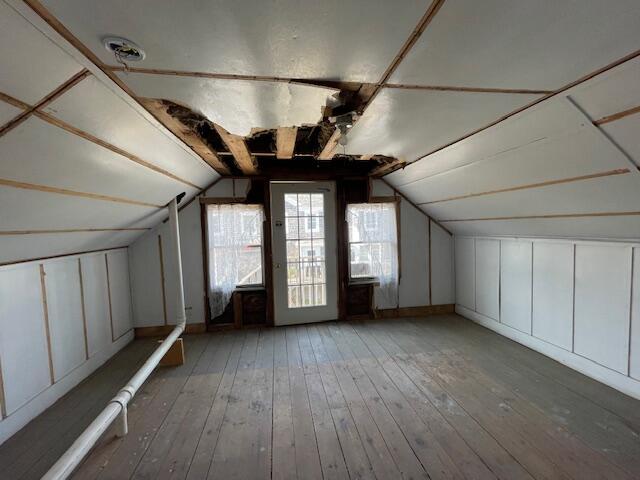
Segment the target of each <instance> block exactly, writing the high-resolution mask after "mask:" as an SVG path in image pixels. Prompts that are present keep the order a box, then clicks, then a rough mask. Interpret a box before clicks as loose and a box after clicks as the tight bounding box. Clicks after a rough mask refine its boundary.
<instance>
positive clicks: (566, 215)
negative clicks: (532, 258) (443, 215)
mask: <svg viewBox="0 0 640 480" xmlns="http://www.w3.org/2000/svg"><path fill="white" fill-rule="evenodd" d="M639 215H640V211H630V212H592V213H550V214H544V215H522V216H512V217H480V218H455V219H450V220H449V219H448V220H440V221H441V222H446V223H453V222H484V221H498V220H529V219H534V220H535V219H556V218H583V217H630V216H639Z"/></svg>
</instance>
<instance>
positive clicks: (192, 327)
mask: <svg viewBox="0 0 640 480" xmlns="http://www.w3.org/2000/svg"><path fill="white" fill-rule="evenodd" d="M175 327H176V326H175V325H158V326H157V327H135V328H134V329H133V331H134V334H135V337H136V338H145V337H166V336H167V335H169V334H170V333H171V332H172V330H173V329H174V328H175ZM206 331H207V325H206V324H205V323H187V326H186V327H185V329H184V333H206Z"/></svg>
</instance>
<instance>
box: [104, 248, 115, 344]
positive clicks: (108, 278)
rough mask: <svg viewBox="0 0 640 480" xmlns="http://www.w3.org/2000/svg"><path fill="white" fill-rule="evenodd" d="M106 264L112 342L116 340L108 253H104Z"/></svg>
mask: <svg viewBox="0 0 640 480" xmlns="http://www.w3.org/2000/svg"><path fill="white" fill-rule="evenodd" d="M104 265H105V267H106V275H107V298H108V299H109V324H110V325H111V343H113V342H115V341H116V338H115V333H114V330H113V308H112V306H111V279H110V277H109V259H108V258H107V254H106V253H105V254H104Z"/></svg>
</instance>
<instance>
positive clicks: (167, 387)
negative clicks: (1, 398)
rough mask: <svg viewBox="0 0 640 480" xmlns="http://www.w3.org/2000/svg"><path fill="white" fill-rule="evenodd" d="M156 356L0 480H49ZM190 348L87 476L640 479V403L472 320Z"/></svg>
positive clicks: (25, 445) (208, 337) (109, 440)
mask: <svg viewBox="0 0 640 480" xmlns="http://www.w3.org/2000/svg"><path fill="white" fill-rule="evenodd" d="M153 347H154V342H153V341H151V340H145V341H135V342H134V343H132V344H131V345H129V346H128V347H126V348H125V349H124V350H123V351H122V352H120V353H119V354H117V355H116V356H115V357H114V358H113V359H111V360H110V361H109V362H108V363H107V364H106V365H105V366H104V367H103V368H101V369H99V370H98V371H97V372H96V373H95V374H94V375H92V376H90V377H89V378H88V379H86V380H85V381H84V382H82V383H81V384H80V385H78V386H77V387H76V388H75V389H73V390H72V391H71V392H69V393H68V394H67V395H66V396H65V397H63V398H62V399H61V400H60V401H58V402H57V403H56V404H55V405H54V406H52V407H51V408H50V409H49V410H47V411H46V412H45V413H43V414H42V415H40V416H39V417H38V418H36V419H34V420H33V421H32V422H31V423H30V424H29V425H28V426H27V427H25V428H24V429H23V430H22V431H20V432H18V434H16V435H15V436H14V437H13V438H11V439H9V440H8V441H7V442H5V444H4V445H2V446H0V478H1V479H5V478H6V479H12V480H13V479H22V478H24V479H31V478H39V477H40V476H41V475H42V474H43V473H44V472H45V471H46V470H47V468H48V467H49V466H50V465H51V464H52V463H53V462H54V461H55V459H56V458H57V457H58V456H59V455H60V454H61V453H62V452H63V451H64V449H65V448H67V446H68V445H69V444H70V443H71V442H72V441H73V439H74V438H75V436H76V435H77V434H78V433H80V432H81V431H82V429H83V428H84V426H85V425H86V424H87V423H88V422H89V421H90V420H91V419H92V417H93V416H94V415H95V414H96V413H97V412H98V411H99V410H100V409H101V408H102V406H103V405H104V404H105V403H106V402H107V401H108V399H109V398H110V396H111V395H113V394H114V393H115V392H116V391H117V390H118V389H119V388H120V387H121V386H122V385H123V384H124V382H125V381H126V380H127V378H128V377H129V376H130V375H131V374H132V373H133V372H134V371H135V369H136V368H137V366H138V365H139V364H140V363H141V362H142V361H144V359H145V358H146V356H148V354H149V353H150V351H151V349H152V348H153ZM185 351H186V362H185V364H184V365H182V366H179V367H170V368H159V369H157V370H156V372H154V374H153V375H152V376H151V377H150V378H149V380H148V381H147V382H146V383H145V385H144V386H143V387H142V388H141V390H140V391H139V392H138V395H136V397H135V399H134V401H133V402H132V403H131V404H130V408H129V434H128V435H127V436H126V437H124V438H117V437H116V436H115V432H114V429H113V428H111V429H109V431H107V433H106V434H105V435H104V436H103V438H102V439H101V440H100V441H99V443H98V445H97V446H96V447H95V448H94V450H93V452H92V453H91V454H90V455H89V457H88V458H87V459H86V460H85V461H84V463H83V464H82V465H81V467H80V468H79V469H78V471H77V472H76V473H75V475H74V478H79V479H128V478H135V479H185V478H188V479H197V480H201V479H205V478H210V479H225V480H226V479H243V480H244V479H269V478H273V479H279V480H284V479H287V480H288V479H299V480H307V479H396V478H397V479H420V478H422V479H428V478H431V479H467V480H476V479H478V480H493V479H500V480H514V479H515V480H532V479H554V480H555V479H567V480H569V479H574V480H582V479H605V480H614V479H621V480H627V479H629V480H630V479H633V478H640V434H639V429H640V428H639V427H640V401H637V400H634V399H631V398H629V397H627V396H625V395H623V394H621V393H619V392H617V391H614V390H612V389H610V388H608V387H606V386H604V385H601V384H599V383H597V382H595V381H593V380H591V379H589V378H587V377H584V376H582V375H581V374H579V373H577V372H575V371H572V370H570V369H568V368H566V367H564V366H562V365H560V364H558V363H556V362H554V361H553V360H551V359H549V358H546V357H544V356H541V355H539V354H538V353H536V352H534V351H532V350H529V349H527V348H525V347H523V346H521V345H519V344H516V343H515V342H512V341H510V340H508V339H506V338H504V337H501V336H499V335H497V334H495V333H494V332H491V331H489V330H486V329H484V328H482V327H480V326H478V325H476V324H474V323H472V322H470V321H467V320H465V319H463V318H461V317H459V316H457V315H442V316H433V317H429V318H420V319H417V318H415V319H411V318H408V319H397V320H392V319H386V320H369V321H359V322H345V323H336V322H329V323H321V324H313V325H303V326H292V327H280V328H273V329H251V330H246V331H232V332H219V333H211V334H202V335H187V336H186V337H185Z"/></svg>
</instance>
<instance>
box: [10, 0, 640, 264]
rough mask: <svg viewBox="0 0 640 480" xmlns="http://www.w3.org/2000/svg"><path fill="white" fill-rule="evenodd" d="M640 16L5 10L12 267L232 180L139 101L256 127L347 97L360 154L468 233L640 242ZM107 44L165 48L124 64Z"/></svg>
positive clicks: (266, 7)
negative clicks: (378, 161) (379, 159)
mask: <svg viewBox="0 0 640 480" xmlns="http://www.w3.org/2000/svg"><path fill="white" fill-rule="evenodd" d="M639 20H640V3H638V2H637V0H619V1H616V2H608V1H604V0H585V1H581V2H576V1H569V0H566V1H556V0H541V1H536V2H526V1H520V2H514V1H512V0H486V1H483V2H477V1H475V0H434V1H432V0H404V1H401V2H387V1H376V2H371V1H368V0H352V1H347V2H345V1H337V0H329V1H322V2H318V1H314V2H312V1H305V2H300V1H297V0H279V1H262V0H248V1H242V2H239V1H230V0H214V1H210V2H200V1H196V0H185V1H181V2H156V1H153V0H140V1H136V2H125V1H124V0H111V1H98V0H64V1H63V0H41V1H40V2H38V1H37V0H25V1H23V0H0V38H1V39H2V40H3V41H2V44H1V45H0V62H2V63H1V65H2V73H1V75H0V94H1V95H0V100H1V101H0V125H4V126H0V129H2V134H1V136H0V201H1V202H2V209H1V210H0V263H2V262H9V261H15V260H19V259H24V258H31V257H42V256H48V255H56V254H62V253H70V252H76V251H81V250H91V249H100V248H106V247H110V246H121V245H126V244H129V243H131V242H132V241H133V240H135V238H137V236H138V235H140V234H141V233H142V231H144V229H146V228H148V227H150V226H152V225H154V224H155V223H157V222H158V221H160V220H161V219H162V218H164V213H163V212H161V211H160V207H161V206H162V205H164V204H165V203H166V202H167V201H169V199H170V198H171V197H172V196H173V195H175V194H176V193H178V192H180V191H186V192H187V194H188V195H189V196H193V195H194V194H196V192H198V191H199V189H200V188H201V187H204V186H206V185H207V184H208V183H210V182H211V181H213V180H214V179H215V178H217V176H218V175H217V174H216V172H215V171H214V170H213V169H212V168H211V167H210V166H209V165H210V164H212V162H211V161H210V160H209V159H207V158H205V160H207V161H204V160H203V158H201V157H199V156H198V155H196V154H195V153H194V151H193V150H191V148H189V147H188V146H187V145H186V144H184V143H182V142H181V141H180V140H178V139H177V138H176V137H174V136H173V135H172V134H171V133H170V132H169V131H168V130H167V129H166V128H164V127H163V126H162V124H160V123H159V122H158V121H157V120H156V119H155V118H154V117H153V116H152V115H150V114H149V112H147V111H145V110H144V109H143V108H142V106H141V105H140V104H138V103H136V101H135V100H134V97H139V98H140V100H141V101H143V103H144V100H147V99H149V98H152V99H154V98H155V99H166V100H169V101H172V102H176V103H178V104H182V105H185V106H187V107H189V108H191V109H193V110H195V111H197V112H200V113H206V115H207V116H208V117H211V118H210V120H212V121H215V122H216V123H218V124H219V125H220V126H221V127H223V128H224V129H226V130H227V131H228V133H229V134H230V135H234V134H235V135H244V134H246V133H247V132H249V131H251V130H252V129H256V128H276V127H294V126H297V125H301V124H306V123H315V122H317V121H318V120H319V119H320V118H322V111H323V110H322V109H323V107H324V106H325V104H326V103H327V102H329V101H330V100H329V96H330V95H331V93H332V92H334V91H335V89H336V88H338V89H342V88H347V87H348V89H350V90H351V91H355V92H359V95H360V94H361V100H362V101H361V103H360V104H359V106H358V107H357V110H358V113H359V114H360V117H359V118H358V119H357V121H356V123H355V125H354V128H353V129H352V130H351V132H350V133H349V135H348V139H349V143H348V145H347V146H346V149H345V153H346V154H350V155H354V156H355V155H360V156H361V158H365V157H370V156H371V155H372V154H382V155H388V156H390V157H395V158H397V159H398V161H397V162H395V163H390V164H388V165H386V166H385V165H382V166H381V168H380V169H379V170H378V173H385V172H390V171H392V170H393V169H394V168H398V167H399V166H401V165H402V162H403V161H406V162H413V163H411V164H410V165H409V166H407V167H406V168H404V169H403V170H398V171H396V172H394V173H391V174H389V175H387V176H386V177H385V179H386V180H387V181H388V182H390V183H391V184H392V185H394V186H395V187H397V188H398V189H399V190H400V191H401V192H402V193H403V194H405V195H406V196H407V197H408V198H409V199H410V200H411V201H413V202H414V203H416V204H418V205H419V207H420V208H421V209H423V210H424V211H425V212H427V213H428V214H429V215H431V216H433V218H435V219H436V220H441V221H443V225H444V226H445V227H446V228H448V229H450V230H451V231H453V232H454V233H465V234H467V233H470V234H474V233H475V234H489V235H531V236H533V235H539V236H572V237H601V238H627V239H629V238H634V239H637V238H640V216H638V212H639V211H640V202H639V200H640V193H638V192H640V178H639V173H638V169H637V164H638V163H639V162H640V147H639V145H640V143H638V141H637V138H638V134H639V133H640V131H639V128H640V114H633V113H637V111H638V108H637V107H638V106H639V105H640V87H638V85H640V82H639V81H638V80H640V67H639V66H638V65H639V60H638V58H639V55H640V50H639V49H640V30H639V29H638V28H637V25H638V23H639V22H638V21H639ZM105 35H121V36H123V37H126V38H130V39H131V40H133V41H135V42H137V43H138V44H140V45H141V46H142V47H143V48H144V49H145V50H146V53H147V57H146V59H145V60H144V61H143V62H141V63H139V64H130V65H129V67H130V68H129V69H128V70H129V71H128V72H125V71H123V68H122V66H121V65H119V64H118V63H117V62H116V61H115V59H114V57H113V55H112V54H110V53H108V52H107V51H106V50H105V49H104V47H103V46H102V42H101V39H102V38H103V37H104V36H105ZM84 69H86V70H88V74H87V73H85V72H84ZM52 93H55V95H53V97H52V98H48V97H49V95H51V94H52ZM43 100H45V101H44V102H43ZM145 105H147V104H146V103H145ZM626 110H629V114H621V115H618V114H619V113H620V112H625V111H626ZM611 115H613V117H612V118H607V117H609V116H611ZM16 118H18V119H20V121H18V122H14V120H15V119H16ZM159 118H160V117H159ZM603 119H604V120H603ZM612 119H613V121H611V120H612ZM161 120H162V119H161ZM162 121H164V120H162ZM7 126H8V128H7ZM167 126H169V128H171V126H170V125H168V124H167ZM172 131H175V129H172ZM238 138H240V137H238ZM337 139H338V137H337V136H336V135H334V136H333V137H331V139H330V140H329V142H327V145H326V146H325V147H324V150H323V152H322V154H321V155H322V156H324V155H326V157H327V158H331V157H332V156H333V155H334V154H335V151H336V143H337ZM190 145H191V144H190ZM328 147H331V148H328ZM196 151H198V149H196ZM214 155H215V153H214ZM205 157H206V156H205ZM292 161H295V159H294V160H292ZM140 229H142V230H140Z"/></svg>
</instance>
